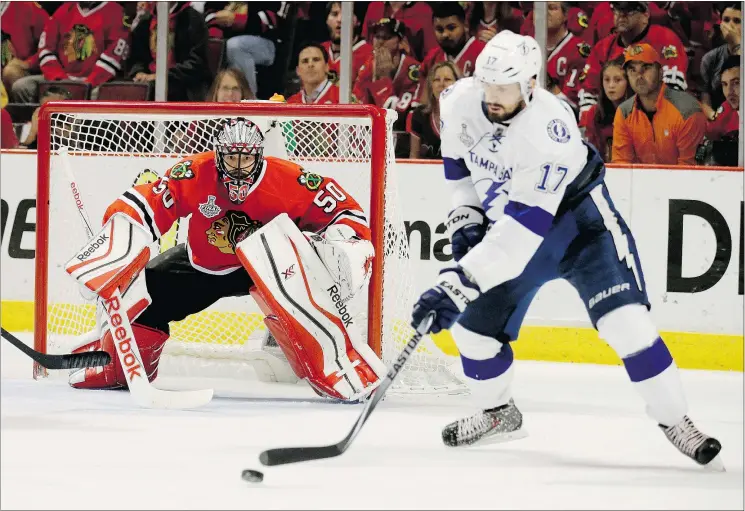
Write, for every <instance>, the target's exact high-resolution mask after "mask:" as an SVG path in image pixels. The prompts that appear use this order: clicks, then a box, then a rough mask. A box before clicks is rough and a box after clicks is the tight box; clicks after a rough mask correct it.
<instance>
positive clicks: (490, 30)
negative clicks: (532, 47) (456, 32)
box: [466, 2, 525, 43]
mask: <svg viewBox="0 0 745 511" xmlns="http://www.w3.org/2000/svg"><path fill="white" fill-rule="evenodd" d="M466 19H467V20H468V29H469V32H470V33H471V35H473V36H475V37H476V39H478V40H479V41H483V42H485V43H488V42H489V40H490V39H491V38H492V37H494V36H495V35H497V34H498V33H499V32H501V31H502V30H509V31H510V32H514V33H516V34H517V33H519V32H520V27H521V26H522V25H523V23H524V20H525V18H524V17H523V13H522V11H520V9H518V8H517V7H512V6H511V5H510V4H509V3H508V2H470V3H469V6H468V9H467V10H466Z"/></svg>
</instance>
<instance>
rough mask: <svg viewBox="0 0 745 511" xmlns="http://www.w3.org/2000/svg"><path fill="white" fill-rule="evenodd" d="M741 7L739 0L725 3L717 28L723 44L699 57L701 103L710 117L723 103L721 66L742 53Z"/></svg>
mask: <svg viewBox="0 0 745 511" xmlns="http://www.w3.org/2000/svg"><path fill="white" fill-rule="evenodd" d="M741 9H742V7H741V6H740V2H731V3H727V4H726V5H725V6H724V9H722V18H721V23H720V25H719V29H720V30H721V33H722V38H723V39H724V44H722V45H721V46H719V47H717V48H714V49H713V50H711V51H710V52H708V53H707V54H706V55H704V56H703V58H702V59H701V77H702V78H703V79H704V90H703V93H702V94H701V104H702V107H703V109H704V113H705V114H706V116H707V117H708V118H709V119H711V118H712V117H713V115H714V111H715V110H716V109H718V108H719V106H720V105H722V103H724V99H725V98H724V95H723V94H722V84H721V75H722V71H721V70H722V66H723V65H724V63H725V62H726V61H727V59H729V58H730V57H731V56H733V55H742V41H741V38H742V10H741Z"/></svg>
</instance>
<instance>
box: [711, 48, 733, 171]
mask: <svg viewBox="0 0 745 511" xmlns="http://www.w3.org/2000/svg"><path fill="white" fill-rule="evenodd" d="M720 80H721V83H722V93H723V95H724V98H725V101H724V102H723V103H722V105H721V106H720V107H719V108H718V109H717V111H716V112H715V113H714V115H713V117H712V119H711V120H709V121H708V122H707V123H706V138H707V139H709V140H710V141H711V155H710V157H709V158H707V159H706V161H705V163H706V164H709V165H723V166H727V167H736V166H737V150H738V148H739V146H740V140H739V138H740V135H739V134H740V92H741V90H740V87H741V84H740V57H739V56H737V55H732V56H730V57H729V58H728V59H727V60H726V61H725V62H724V64H723V65H722V70H721V77H720Z"/></svg>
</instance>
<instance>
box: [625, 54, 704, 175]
mask: <svg viewBox="0 0 745 511" xmlns="http://www.w3.org/2000/svg"><path fill="white" fill-rule="evenodd" d="M624 69H625V70H626V75H627V77H628V81H629V85H631V88H632V90H633V91H634V92H635V94H634V95H633V96H632V97H631V98H629V99H627V100H626V101H624V102H623V103H621V105H620V106H619V107H618V110H616V117H615V119H614V121H613V151H612V153H613V163H656V164H664V165H671V164H681V165H695V163H696V149H697V147H698V145H699V144H700V143H701V141H702V140H703V138H704V134H705V132H706V117H705V116H704V114H703V112H702V111H701V106H700V105H699V103H698V101H696V99H695V98H694V97H693V96H691V95H690V94H687V93H685V92H682V91H677V90H674V89H671V88H669V87H668V86H667V85H665V84H664V83H663V82H662V65H661V64H660V55H659V54H658V53H657V51H656V50H655V49H654V48H653V47H652V46H650V45H649V44H646V43H641V44H634V45H632V46H630V47H629V48H628V49H627V50H626V56H625V59H624Z"/></svg>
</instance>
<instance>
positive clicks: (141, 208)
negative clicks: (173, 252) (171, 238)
mask: <svg viewBox="0 0 745 511" xmlns="http://www.w3.org/2000/svg"><path fill="white" fill-rule="evenodd" d="M122 197H123V198H124V199H126V202H127V203H128V204H129V205H130V206H132V207H133V208H135V209H136V210H137V212H138V213H139V214H140V216H141V217H142V219H143V220H144V221H145V223H146V224H147V227H148V229H150V234H152V236H153V241H156V240H157V239H158V238H160V234H159V233H158V230H157V229H156V228H155V224H154V221H153V217H152V216H151V215H150V213H148V211H147V208H146V207H145V204H143V203H142V201H141V200H140V198H139V197H137V196H136V195H135V194H133V193H132V192H130V191H127V192H124V194H123V195H122Z"/></svg>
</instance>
